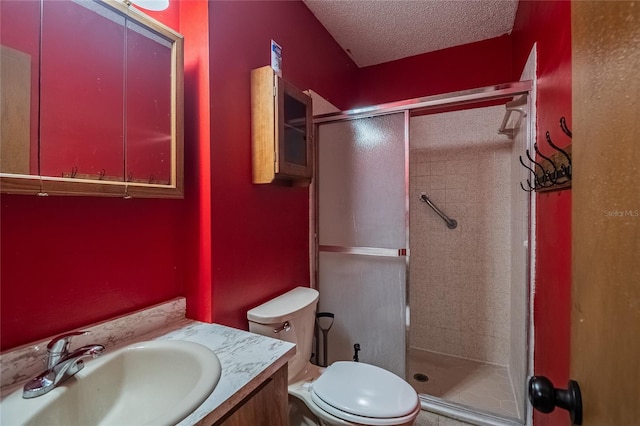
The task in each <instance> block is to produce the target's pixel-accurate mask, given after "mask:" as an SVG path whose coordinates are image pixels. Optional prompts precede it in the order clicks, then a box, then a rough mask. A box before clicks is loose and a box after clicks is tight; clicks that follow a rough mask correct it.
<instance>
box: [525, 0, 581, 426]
mask: <svg viewBox="0 0 640 426" xmlns="http://www.w3.org/2000/svg"><path fill="white" fill-rule="evenodd" d="M512 37H513V52H514V53H513V57H514V67H513V69H514V73H515V75H519V73H520V72H521V70H522V68H523V66H524V63H525V62H526V59H527V55H528V54H529V51H530V49H531V47H532V45H533V43H534V42H535V43H537V55H538V71H537V73H538V93H537V95H538V98H537V115H538V117H537V118H538V128H537V140H538V145H539V146H540V148H541V150H542V151H543V152H544V153H546V154H549V153H550V152H552V150H550V149H549V147H548V146H547V144H546V142H545V133H546V131H547V130H548V131H549V132H550V133H551V139H552V140H553V141H554V143H556V145H558V146H560V147H564V146H566V145H568V144H569V143H570V140H569V139H568V138H567V137H566V136H565V135H564V134H563V133H562V132H561V130H560V127H559V120H560V117H562V116H564V117H566V118H567V123H568V125H569V128H571V4H570V2H564V1H556V2H538V1H531V2H529V1H521V2H520V5H519V7H518V12H517V15H516V21H515V25H514V30H513V33H512ZM536 196H537V209H536V222H537V224H536V228H537V230H536V238H537V247H536V293H535V297H534V327H535V339H536V340H535V348H534V373H535V374H537V375H545V376H547V377H549V378H550V379H551V381H552V382H553V383H554V385H556V386H557V387H562V388H564V387H565V386H566V384H567V381H568V380H569V357H570V318H571V191H560V192H552V193H547V194H537V195H536ZM568 419H569V417H568V415H567V413H566V412H565V411H564V410H556V411H554V412H553V413H551V414H548V415H545V414H541V413H539V412H535V414H534V422H535V424H537V425H566V424H568V421H569V420H568Z"/></svg>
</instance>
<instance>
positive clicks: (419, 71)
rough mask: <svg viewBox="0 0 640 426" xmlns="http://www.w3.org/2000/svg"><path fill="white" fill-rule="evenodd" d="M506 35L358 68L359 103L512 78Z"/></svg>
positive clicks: (379, 101)
mask: <svg viewBox="0 0 640 426" xmlns="http://www.w3.org/2000/svg"><path fill="white" fill-rule="evenodd" d="M511 74H512V73H511V38H510V37H509V36H508V35H503V36H500V37H496V38H492V39H489V40H483V41H479V42H476V43H470V44H465V45H462V46H456V47H452V48H449V49H444V50H438V51H435V52H429V53H425V54H422V55H417V56H412V57H409V58H404V59H399V60H397V61H392V62H386V63H384V64H379V65H372V66H370V67H365V68H362V69H361V72H360V76H359V87H360V93H359V95H360V96H359V99H358V104H359V105H376V104H381V103H385V102H392V101H398V100H402V99H412V98H418V97H422V96H429V95H435V94H440V93H447V92H454V91H458V90H465V89H474V88H476V87H484V86H490V85H493V84H499V83H508V82H510V81H513V79H512V75H511Z"/></svg>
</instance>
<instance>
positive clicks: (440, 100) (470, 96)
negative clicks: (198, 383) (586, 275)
mask: <svg viewBox="0 0 640 426" xmlns="http://www.w3.org/2000/svg"><path fill="white" fill-rule="evenodd" d="M532 89H533V82H532V81H531V80H526V81H517V82H512V83H506V84H499V85H494V86H486V87H481V88H477V89H470V90H463V91H457V92H449V93H444V94H439V95H432V96H426V97H421V98H414V99H407V100H403V101H397V102H390V103H385V104H380V105H374V106H369V107H363V108H355V109H351V110H347V111H341V112H337V113H331V114H324V115H318V116H314V117H313V124H314V138H315V141H316V144H315V149H314V152H313V157H314V160H313V161H314V167H315V170H316V172H317V171H318V170H319V168H318V166H319V160H318V149H319V146H318V144H319V142H320V140H319V126H320V125H322V124H327V123H334V122H340V121H351V120H356V119H360V118H370V117H377V116H382V115H390V114H397V113H404V121H405V123H404V146H405V185H404V192H405V244H406V247H405V248H401V247H400V248H398V249H397V250H396V249H389V248H376V247H338V246H320V245H319V238H318V234H319V222H320V221H319V208H318V204H319V200H318V198H319V176H318V175H317V173H314V177H313V197H312V199H311V202H312V204H313V206H312V207H311V208H312V209H313V222H314V231H313V242H312V244H313V248H314V259H313V274H312V276H313V280H312V283H311V287H313V288H315V289H318V282H319V278H318V277H319V263H320V261H319V253H320V251H328V252H339V253H347V254H348V253H352V254H360V255H370V256H394V257H396V256H405V265H406V266H405V267H406V270H405V304H406V306H405V346H406V347H405V352H404V353H405V355H406V354H407V352H408V349H409V344H410V341H409V327H410V319H411V317H410V315H411V314H410V311H409V301H410V288H411V287H410V282H409V281H410V280H409V277H410V274H409V265H410V257H411V253H410V251H409V244H410V240H409V119H410V117H411V113H412V112H413V111H420V112H422V111H429V110H433V109H437V108H442V107H453V106H462V105H469V104H475V103H480V102H486V101H492V100H499V99H505V98H512V97H515V96H518V95H527V96H528V95H529V94H530V92H531V91H532ZM528 97H529V98H530V96H528ZM528 131H529V132H530V131H531V129H528ZM530 207H531V206H530ZM529 216H531V213H530V211H529ZM321 248H322V250H321ZM529 257H530V256H529ZM527 287H528V288H529V283H527ZM318 290H320V289H318ZM529 292H530V289H529V290H528V291H527V293H529ZM527 305H529V303H528V301H527ZM529 316H530V313H529V315H528V317H529ZM530 327H531V325H530V324H527V333H528V334H529V333H530V331H531V330H530ZM530 351H531V348H530V347H529V348H528V349H527V352H530ZM325 361H326V360H325ZM527 364H529V359H527ZM406 368H407V364H406V362H405V377H407V372H406ZM527 369H530V366H527Z"/></svg>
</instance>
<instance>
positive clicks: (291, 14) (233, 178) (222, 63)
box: [201, 1, 357, 329]
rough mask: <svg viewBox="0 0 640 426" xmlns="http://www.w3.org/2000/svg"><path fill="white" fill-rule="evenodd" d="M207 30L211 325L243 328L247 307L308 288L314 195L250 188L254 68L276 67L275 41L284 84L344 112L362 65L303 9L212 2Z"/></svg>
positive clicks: (279, 4)
mask: <svg viewBox="0 0 640 426" xmlns="http://www.w3.org/2000/svg"><path fill="white" fill-rule="evenodd" d="M209 24H210V28H211V30H210V47H211V50H210V54H211V63H210V71H211V73H210V74H211V188H212V189H211V193H212V200H211V212H212V215H211V226H212V257H211V263H212V265H213V270H212V287H211V289H210V292H211V298H212V304H211V305H210V309H211V313H212V319H213V320H214V321H216V322H218V323H222V324H226V325H231V326H234V327H239V328H245V329H246V328H247V320H246V311H247V310H248V309H250V308H251V307H253V306H255V305H257V304H259V303H262V302H263V301H265V300H267V299H269V298H271V297H273V296H275V295H277V294H279V293H281V292H284V291H286V290H288V289H291V288H293V287H295V286H299V285H303V286H304V285H309V243H308V230H309V226H308V220H309V191H308V188H306V187H304V188H301V187H298V188H293V187H283V186H274V185H254V184H252V183H251V129H250V113H251V104H250V85H249V84H250V71H251V70H252V69H254V68H258V67H261V66H264V65H268V64H270V58H271V56H270V42H271V39H273V40H275V41H276V42H278V43H279V44H280V45H281V46H282V55H283V75H284V78H286V79H287V80H288V81H290V82H291V83H293V84H294V85H295V86H297V87H298V88H300V89H303V90H304V89H307V88H313V89H314V90H315V91H316V92H318V93H320V94H321V95H323V96H324V97H325V98H327V99H329V100H330V101H331V102H333V103H334V104H335V105H337V106H338V107H341V108H345V107H348V106H350V100H351V99H353V98H354V97H355V93H356V90H357V88H356V84H355V82H356V80H355V78H356V70H357V68H356V66H355V65H354V64H353V62H352V61H351V59H349V58H348V56H347V55H346V54H345V53H344V52H343V51H342V49H340V47H339V46H338V44H337V43H336V42H335V41H334V40H333V38H331V37H330V36H329V35H328V33H327V32H326V30H325V29H324V27H322V26H321V25H320V23H319V22H318V21H317V20H316V19H315V17H314V16H313V15H312V14H311V12H310V11H309V10H308V9H307V8H306V6H305V5H304V4H303V3H302V2H280V1H273V2H269V1H261V2H234V1H231V2H225V1H216V2H211V3H209ZM201 314H204V315H206V314H207V312H202V313H201Z"/></svg>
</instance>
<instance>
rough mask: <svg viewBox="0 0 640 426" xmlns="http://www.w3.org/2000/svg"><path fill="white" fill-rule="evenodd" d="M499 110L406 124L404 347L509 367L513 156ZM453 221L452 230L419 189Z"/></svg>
mask: <svg viewBox="0 0 640 426" xmlns="http://www.w3.org/2000/svg"><path fill="white" fill-rule="evenodd" d="M504 111H505V109H504V106H495V107H487V108H481V109H472V110H465V111H456V112H448V113H441V114H433V115H424V116H417V117H412V118H411V122H410V143H411V147H410V148H411V151H410V169H409V174H410V186H409V199H410V206H409V209H410V211H409V213H410V241H409V245H410V249H411V258H410V278H409V279H410V308H411V327H410V342H411V343H410V345H411V347H413V348H418V349H424V350H429V351H434V352H441V353H446V354H450V355H455V356H460V357H465V358H470V359H475V360H480V361H485V362H490V363H496V364H501V365H507V364H508V363H509V352H510V342H509V337H510V331H511V330H510V317H511V308H510V305H511V290H510V287H511V249H510V247H511V214H512V213H511V207H512V205H511V197H512V194H511V186H512V183H511V166H510V162H511V152H512V144H513V141H512V140H510V139H508V138H507V137H506V136H502V135H498V134H497V128H498V126H499V125H500V123H501V122H502V118H503V117H504ZM423 192H424V193H427V194H428V195H429V198H430V199H431V200H432V201H433V202H434V203H435V204H436V205H437V206H438V207H439V208H440V209H441V210H442V211H444V212H445V213H446V214H447V215H448V216H449V217H451V218H453V219H455V220H457V221H458V227H457V228H456V229H454V230H450V229H448V228H447V227H446V225H445V223H444V221H443V220H442V219H440V217H438V216H437V215H436V214H435V213H434V212H433V211H432V210H431V209H430V208H429V206H427V205H426V204H425V203H423V202H421V201H419V197H420V194H421V193H423Z"/></svg>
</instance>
